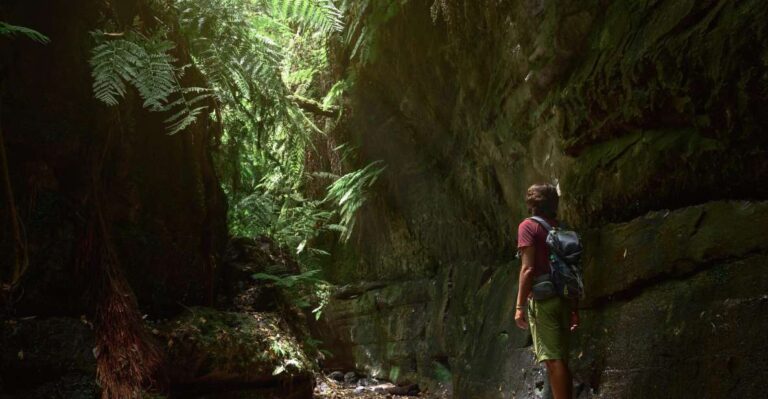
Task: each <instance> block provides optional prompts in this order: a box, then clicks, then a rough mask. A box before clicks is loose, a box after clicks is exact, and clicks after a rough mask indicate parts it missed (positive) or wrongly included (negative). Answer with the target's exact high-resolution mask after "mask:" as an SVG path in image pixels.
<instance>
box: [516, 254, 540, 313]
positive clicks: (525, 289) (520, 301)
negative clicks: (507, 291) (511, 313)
mask: <svg viewBox="0 0 768 399" xmlns="http://www.w3.org/2000/svg"><path fill="white" fill-rule="evenodd" d="M520 252H521V254H522V266H521V267H520V279H519V283H518V284H519V285H518V289H517V302H516V306H515V322H516V323H517V326H518V327H520V328H528V322H527V320H526V319H525V305H526V304H527V303H528V295H529V294H530V293H531V287H532V286H533V259H534V254H535V253H536V249H535V248H534V247H523V248H521V249H520Z"/></svg>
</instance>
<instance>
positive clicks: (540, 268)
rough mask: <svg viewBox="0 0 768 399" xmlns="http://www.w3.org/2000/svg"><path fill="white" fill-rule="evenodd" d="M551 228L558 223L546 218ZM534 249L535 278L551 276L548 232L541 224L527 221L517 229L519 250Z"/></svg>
mask: <svg viewBox="0 0 768 399" xmlns="http://www.w3.org/2000/svg"><path fill="white" fill-rule="evenodd" d="M544 220H546V221H547V223H549V225H550V226H553V227H554V226H557V222H556V221H554V220H551V219H547V218H544ZM524 247H533V248H534V249H535V250H534V253H533V276H534V277H538V276H541V275H542V274H549V248H547V230H546V229H545V228H544V227H542V225H541V224H539V222H537V221H535V220H531V219H525V220H523V222H522V223H520V226H518V227H517V248H518V249H521V248H524Z"/></svg>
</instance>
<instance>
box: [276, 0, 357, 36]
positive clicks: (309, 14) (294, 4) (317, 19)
mask: <svg viewBox="0 0 768 399" xmlns="http://www.w3.org/2000/svg"><path fill="white" fill-rule="evenodd" d="M266 5H267V7H268V8H269V10H270V14H271V15H273V16H274V17H277V18H282V19H286V20H289V21H292V22H295V23H298V24H300V25H302V26H305V27H307V28H310V29H312V30H315V31H319V32H322V33H330V32H341V31H342V30H343V29H344V22H343V16H342V13H341V11H340V10H339V9H338V8H337V7H336V5H334V3H333V1H332V0H268V2H267V4H266Z"/></svg>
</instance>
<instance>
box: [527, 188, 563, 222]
mask: <svg viewBox="0 0 768 399" xmlns="http://www.w3.org/2000/svg"><path fill="white" fill-rule="evenodd" d="M559 202H560V196H559V195H558V194H557V188H556V187H555V186H553V185H551V184H545V183H538V184H534V185H532V186H531V187H528V191H527V192H526V194H525V204H526V205H527V206H528V213H530V214H531V215H533V216H543V217H547V218H552V219H554V218H555V217H557V205H558V203H559Z"/></svg>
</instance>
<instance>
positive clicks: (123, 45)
mask: <svg viewBox="0 0 768 399" xmlns="http://www.w3.org/2000/svg"><path fill="white" fill-rule="evenodd" d="M92 36H93V37H94V40H95V41H96V46H95V47H94V48H93V49H92V50H91V59H90V64H91V75H92V77H93V93H94V97H95V98H96V99H98V100H99V101H102V102H103V103H105V104H107V105H109V106H115V105H117V104H119V102H120V100H121V99H123V98H124V97H125V95H126V92H127V85H131V86H133V87H134V88H135V89H136V90H137V91H138V93H139V95H140V96H141V98H142V100H143V103H144V107H146V108H147V109H150V110H152V111H158V112H166V113H169V114H170V116H169V117H168V118H167V119H166V120H165V121H166V123H168V133H169V134H175V133H178V132H181V131H183V130H184V129H186V128H187V127H188V126H190V125H191V124H193V123H194V122H195V121H196V120H197V118H198V116H199V115H200V114H201V113H202V112H203V111H205V110H206V109H207V108H208V107H207V105H205V103H204V101H205V100H207V99H209V98H210V97H211V94H210V93H209V91H208V90H207V89H205V88H195V87H181V85H180V84H179V78H178V76H177V75H178V74H179V73H180V72H179V71H177V69H176V68H175V67H174V66H173V64H174V63H175V62H176V60H175V59H174V58H173V57H172V56H171V55H170V51H171V50H173V49H174V47H175V46H174V44H173V43H172V42H170V41H169V40H167V39H166V38H165V36H166V34H165V32H162V31H161V32H157V33H155V34H154V35H152V36H150V37H147V36H145V35H143V34H141V33H139V32H138V31H135V30H134V31H129V32H128V33H126V34H121V35H114V34H109V33H105V32H103V31H94V32H92ZM174 97H175V98H174ZM201 104H202V105H201Z"/></svg>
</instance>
